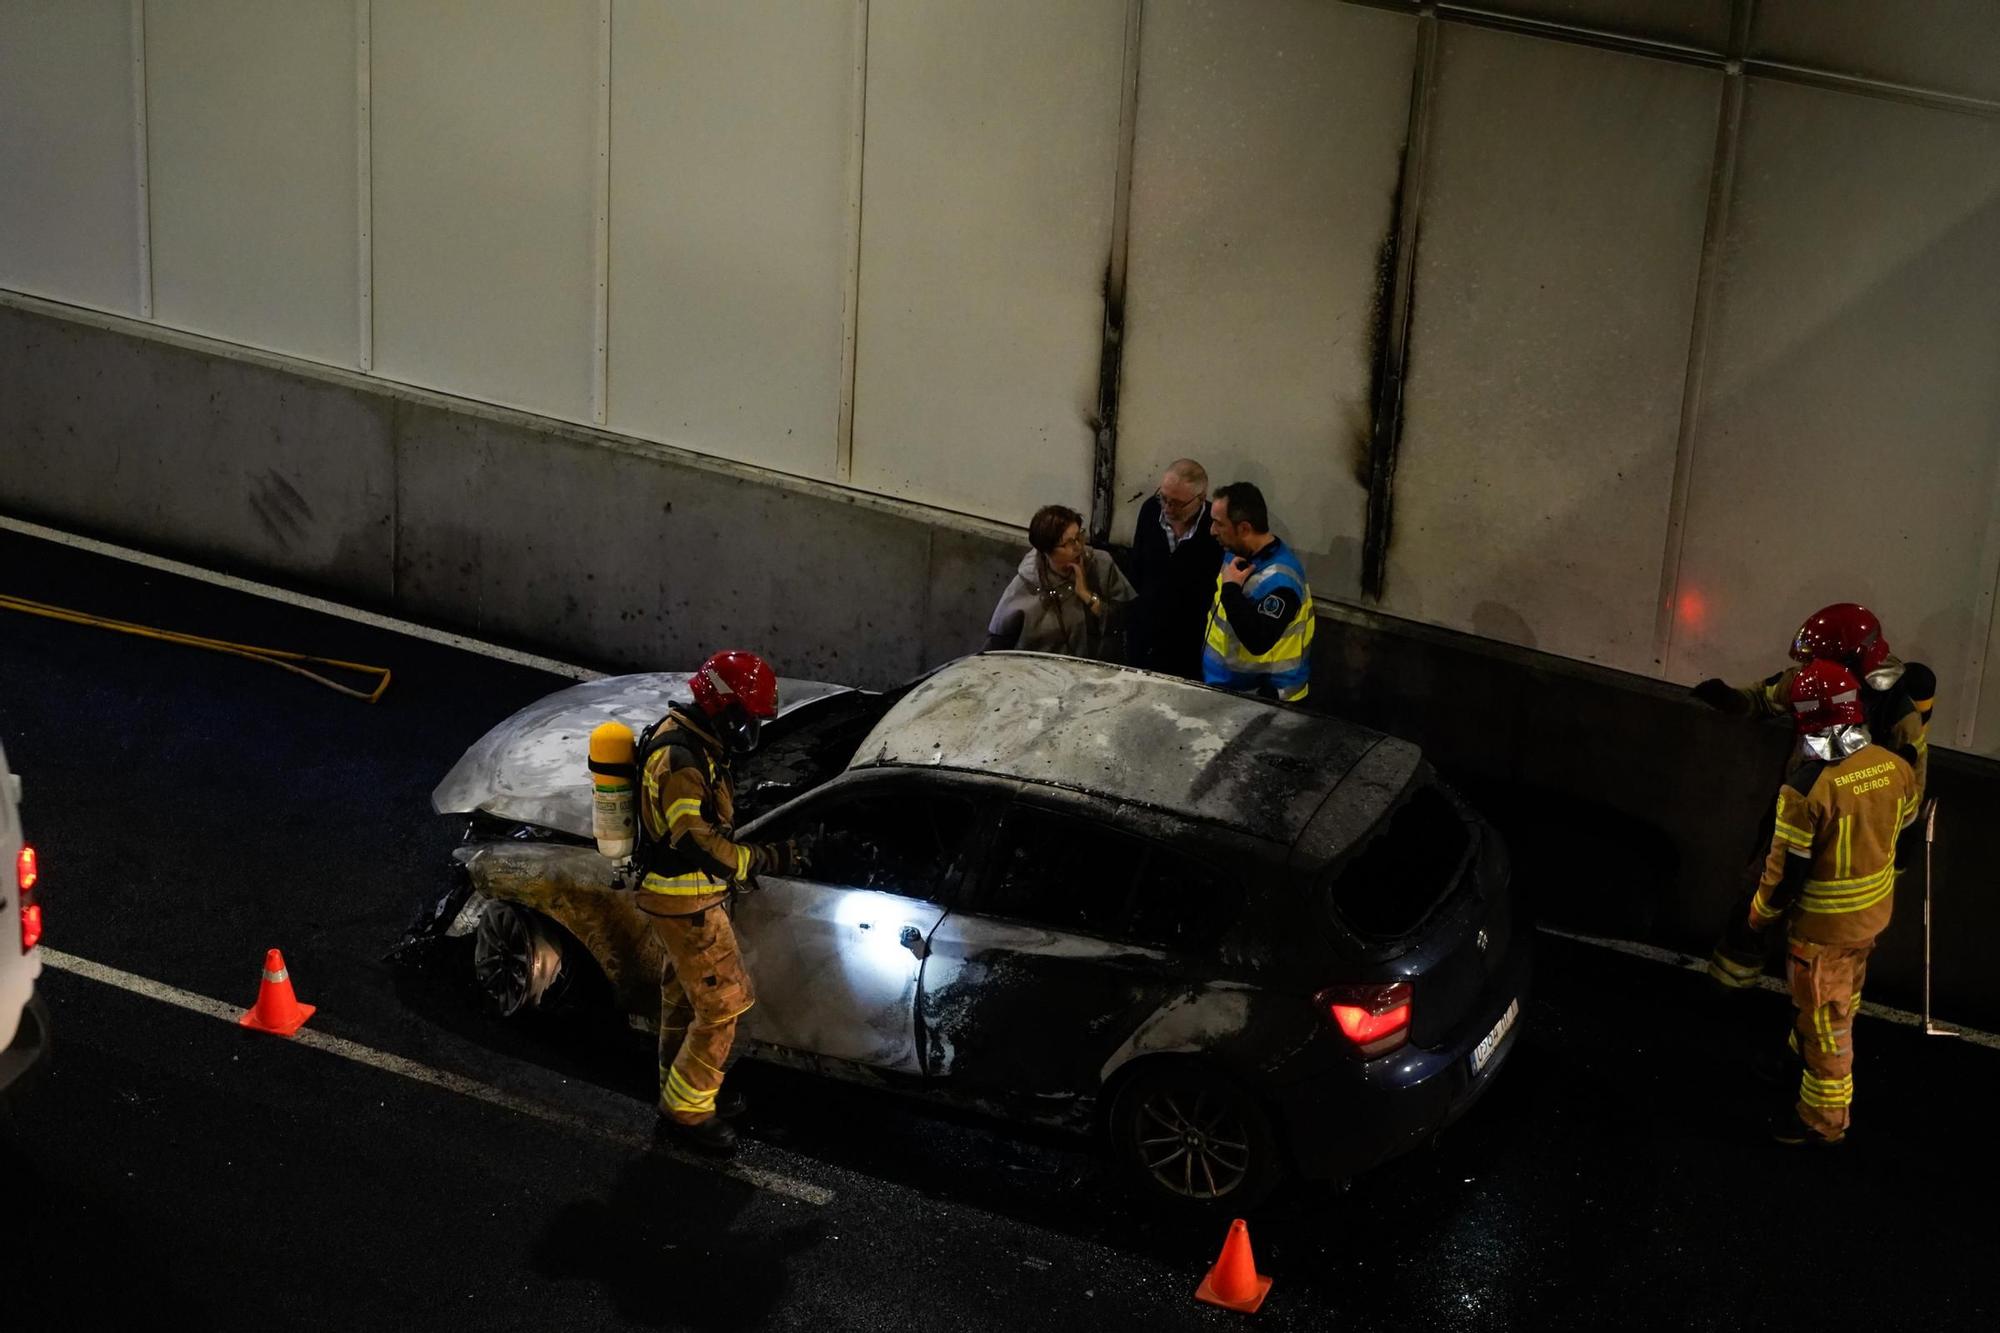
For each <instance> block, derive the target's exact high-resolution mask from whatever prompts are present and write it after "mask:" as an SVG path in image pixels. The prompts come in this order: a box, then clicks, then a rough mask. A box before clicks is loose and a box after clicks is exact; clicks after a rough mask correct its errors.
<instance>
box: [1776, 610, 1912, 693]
mask: <svg viewBox="0 0 2000 1333" xmlns="http://www.w3.org/2000/svg"><path fill="white" fill-rule="evenodd" d="M1815 658H1826V659H1829V660H1831V661H1835V662H1838V663H1840V664H1841V665H1842V666H1844V667H1846V668H1847V669H1848V670H1849V671H1851V672H1853V673H1854V674H1855V675H1856V676H1866V675H1868V674H1869V673H1870V672H1873V671H1875V670H1877V669H1879V668H1880V667H1881V666H1882V665H1883V664H1884V663H1885V662H1887V661H1888V660H1889V644H1888V642H1887V641H1886V640H1885V639H1883V637H1882V622H1881V621H1879V620H1877V619H1876V618H1875V613H1874V612H1873V611H1870V610H1869V609H1868V608H1867V607H1865V606H1862V605H1861V604H1859V603H1858V602H1835V603H1834V604H1833V605H1832V606H1823V607H1821V608H1820V609H1819V610H1817V611H1815V612H1813V613H1812V614H1811V615H1810V616H1807V617H1806V622H1805V623H1804V624H1803V625H1800V626H1799V632H1798V633H1797V634H1795V635H1793V636H1792V660H1793V661H1794V662H1800V663H1805V662H1811V661H1812V660H1813V659H1815Z"/></svg>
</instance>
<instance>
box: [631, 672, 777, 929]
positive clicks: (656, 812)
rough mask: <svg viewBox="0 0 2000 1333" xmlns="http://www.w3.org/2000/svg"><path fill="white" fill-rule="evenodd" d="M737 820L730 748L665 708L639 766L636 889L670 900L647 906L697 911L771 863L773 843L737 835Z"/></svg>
mask: <svg viewBox="0 0 2000 1333" xmlns="http://www.w3.org/2000/svg"><path fill="white" fill-rule="evenodd" d="M735 820H736V791H735V784H734V781H733V779H732V778H731V775H730V771H729V755H728V753H727V752H726V751H725V750H724V749H723V748H722V745H721V744H720V743H719V742H718V741H717V740H716V739H715V738H714V737H712V736H710V735H709V734H708V733H707V732H705V731H703V730H701V728H700V727H699V726H698V725H697V724H696V722H695V721H694V719H693V718H691V717H689V716H688V715H687V714H685V713H683V712H681V711H680V709H678V708H674V709H671V710H669V711H668V713H667V716H666V718H665V720H663V721H662V722H661V723H660V725H659V727H658V728H657V729H656V730H655V731H654V732H653V733H652V735H651V736H649V737H648V738H647V741H646V743H645V753H644V754H643V756H642V757H641V759H640V765H639V824H640V832H641V834H642V837H643V842H642V844H641V848H640V853H639V864H640V865H641V866H642V867H643V874H642V876H641V878H640V881H639V887H640V889H641V890H642V891H643V892H645V893H648V894H658V895H661V897H663V898H665V899H667V900H670V902H671V903H672V906H671V907H664V905H662V904H658V903H656V904H655V906H654V907H653V908H652V909H651V910H653V911H655V912H659V911H661V910H665V911H667V912H668V914H679V913H682V912H698V911H700V910H701V909H703V908H704V907H708V906H710V905H711V904H713V903H715V902H718V901H720V900H721V898H722V897H723V895H725V894H727V893H728V891H729V887H730V885H732V884H737V883H741V882H742V881H744V880H746V879H748V878H749V877H750V876H751V875H752V874H753V873H755V872H757V871H759V870H769V869H772V868H773V867H772V865H771V864H770V863H771V861H772V860H773V854H772V851H771V849H769V848H767V847H751V846H747V845H744V844H741V843H738V842H736V841H735V840H734V838H733V833H734V825H735Z"/></svg>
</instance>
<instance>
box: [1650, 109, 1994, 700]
mask: <svg viewBox="0 0 2000 1333" xmlns="http://www.w3.org/2000/svg"><path fill="white" fill-rule="evenodd" d="M1726 247H1727V249H1726V254H1727V258H1726V267H1725V269H1724V273H1723V278H1722V284H1721V288H1720V291H1719V295H1718V305H1717V309H1716V325H1715V335H1714V338H1713V342H1712V346H1711V351H1710V358H1709V365H1708V372H1707V381H1706V383H1707V388H1706V391H1705V394H1704V398H1705V404H1704V410H1703V412H1702V415H1701V420H1700V423H1699V434H1698V447H1697V451H1696V454H1695V460H1694V474H1693V481H1692V486H1691V490H1690V492H1689V498H1688V514H1687V531H1686V552H1685V556H1684V559H1683V564H1682V571H1681V603H1680V606H1679V608H1678V612H1679V614H1678V620H1677V624H1676V634H1675V639H1674V648H1673V653H1672V658H1671V662H1670V664H1669V674H1670V675H1671V676H1673V677H1674V678H1675V679H1679V680H1693V679H1697V678H1699V677H1702V676H1708V675H1723V676H1729V677H1731V678H1738V677H1752V676H1756V675H1761V674H1763V673H1764V672H1767V671H1770V670H1772V669H1774V668H1775V666H1776V665H1778V664H1780V663H1782V660H1783V652H1784V649H1785V646H1786V643H1787V641H1788V637H1789V635H1790V634H1791V631H1792V629H1793V627H1794V626H1796V625H1797V623H1798V621H1799V620H1800V618H1801V617H1803V616H1804V615H1806V614H1807V613H1809V612H1810V611H1812V610H1813V609H1814V608H1815V607H1818V606H1820V605H1823V604H1824V603H1827V602H1832V601H1844V600H1854V601H1860V602H1865V603H1867V604H1868V605H1869V606H1871V607H1873V608H1874V609H1875V610H1876V611H1877V612H1878V613H1879V614H1880V615H1881V616H1882V620H1883V625H1884V628H1885V629H1886V631H1887V633H1888V637H1889V640H1890V642H1891V643H1892V644H1894V645H1895V646H1896V648H1897V649H1898V651H1900V652H1901V653H1902V654H1903V655H1904V656H1905V657H1915V658H1921V659H1922V660H1924V661H1927V662H1930V663H1931V664H1932V665H1933V666H1934V667H1935V668H1936V669H1937V671H1938V674H1939V676H1940V678H1941V679H1942V691H1941V694H1940V697H1939V702H1938V712H1937V717H1936V720H1935V722H1934V724H1933V725H1934V727H1935V729H1936V732H1937V734H1938V735H1939V737H1940V739H1945V738H1950V737H1953V736H1955V735H1957V734H1958V730H1959V728H1960V726H1961V724H1963V723H1965V722H1966V721H1967V720H1968V719H1969V718H1970V715H1971V700H1970V699H1969V697H1968V694H1967V691H1968V690H1969V688H1970V684H1971V682H1970V681H1969V680H1968V677H1967V664H1968V662H1969V661H1970V659H1971V658H1972V656H1973V655H1974V653H1975V651H1979V650H1982V649H1983V644H1984V642H1985V638H1986V635H1987V631H1988V625H1987V623H1986V622H1985V621H1976V620H1975V609H1976V607H1977V606H1978V604H1979V600H1980V595H1981V593H1983V592H1984V591H1985V590H1986V589H1989V588H1991V587H1992V586H1993V577H1994V571H1993V560H1994V558H1995V553H1994V552H1993V551H1991V550H1990V549H1989V545H1990V543H1989V539H1988V535H1987V534H1988V530H1989V515H1990V511H1991V509H1992V504H1993V497H1994V492H1995V487H1996V485H2000V387H1996V386H2000V379H1996V377H1995V375H1994V368H1995V367H1996V366H2000V319H1996V318H1995V316H1994V311H1995V310H2000V263H1996V259H1995V257H1996V256H2000V122H1996V121H1993V120H1986V119H1980V118H1976V117H1970V116H1963V115H1957V114H1954V113H1951V112H1945V111H1935V110H1930V109H1927V108H1923V107H1916V106H1909V105H1905V104H1902V103H1896V102H1889V101H1881V100H1869V99H1863V98H1856V97H1851V96H1846V95H1843V94H1840V93H1834V92H1827V91H1823V90H1820V89H1815V88H1804V87H1798V86H1795V85H1789V84H1779V83H1771V82H1765V81H1759V80H1753V81H1752V82H1751V85H1750V87H1749V89H1748V95H1747V99H1746V103H1745V107H1744V125H1743V146H1742V163H1741V165H1740V167H1739V168H1738V171H1737V190H1736V199H1735V202H1734V204H1733V206H1732V208H1731V211H1730V218H1729V228H1728V235H1727V241H1726Z"/></svg>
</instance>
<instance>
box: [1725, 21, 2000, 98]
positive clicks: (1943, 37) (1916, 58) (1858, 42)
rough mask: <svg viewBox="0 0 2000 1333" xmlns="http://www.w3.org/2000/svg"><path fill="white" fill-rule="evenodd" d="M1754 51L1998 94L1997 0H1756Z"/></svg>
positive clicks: (1965, 92) (1974, 93) (1944, 88)
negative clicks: (1913, 1)
mask: <svg viewBox="0 0 2000 1333" xmlns="http://www.w3.org/2000/svg"><path fill="white" fill-rule="evenodd" d="M1750 54H1751V55H1753V56H1757V57H1761V58H1763V59H1766V60H1779V61H1783V62H1785V63H1786V64H1790V65H1806V66H1810V67H1812V68H1814V69H1824V70H1830V71H1833V72H1835V73H1839V74H1859V75H1861V76H1862V77H1864V78H1870V79H1881V80H1883V81H1885V82H1888V83H1900V84H1905V85H1907V86H1909V87H1913V88H1923V89H1928V90H1931V91H1934V92H1944V93H1957V94H1959V95H1961V96H1966V97H1984V98H1987V99H1990V100H1996V101H2000V5H1996V4H1994V3H1993V2H1992V0H1924V3H1922V4H1911V3H1909V0H1758V4H1757V8H1756V12H1755V15H1754V17H1753V18H1752V20H1751V29H1750Z"/></svg>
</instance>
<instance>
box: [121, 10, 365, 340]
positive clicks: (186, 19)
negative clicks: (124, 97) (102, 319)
mask: <svg viewBox="0 0 2000 1333" xmlns="http://www.w3.org/2000/svg"><path fill="white" fill-rule="evenodd" d="M354 16H355V11H354V4H353V2H352V0H310V2H309V3H302V4H289V5H284V6H272V5H268V4H262V3H259V0H177V2H176V3H174V4H166V5H153V6H150V7H149V8H148V10H147V18H146V68H147V81H146V93H147V108H148V110H147V129H148V138H149V141H150V144H151V163H152V169H151V183H152V188H151V194H152V219H153V313H154V317H155V318H157V319H158V320H160V322H162V323H164V324H172V325H174V326H176V327H178V328H184V329H191V330H194V331H196V332H199V333H207V334H213V335H214V336H216V337H218V338H227V339H228V340H230V341H231V342H239V343H248V344H250V345H252V346H256V347H268V348H271V349H272V350H274V351H280V352H289V353H291V354H293V355H296V356H302V357H306V358H308V359H310V360H314V361H323V362H326V363H328V364H331V365H340V366H352V365H355V364H356V363H357V356H358V354H359V340H360V330H359V307H360V296H359V286H360V278H359V274H358V272H357V264H358V256H359V250H358V238H357V232H358V229H359V225H360V223H359V214H358V202H357V196H358V194H359V192H360V186H359V184H358V182H357V180H356V163H355V157H356V150H355V137H356V133H357V127H356V124H355V98H356V83H355V45H356V42H355V31H354Z"/></svg>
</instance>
